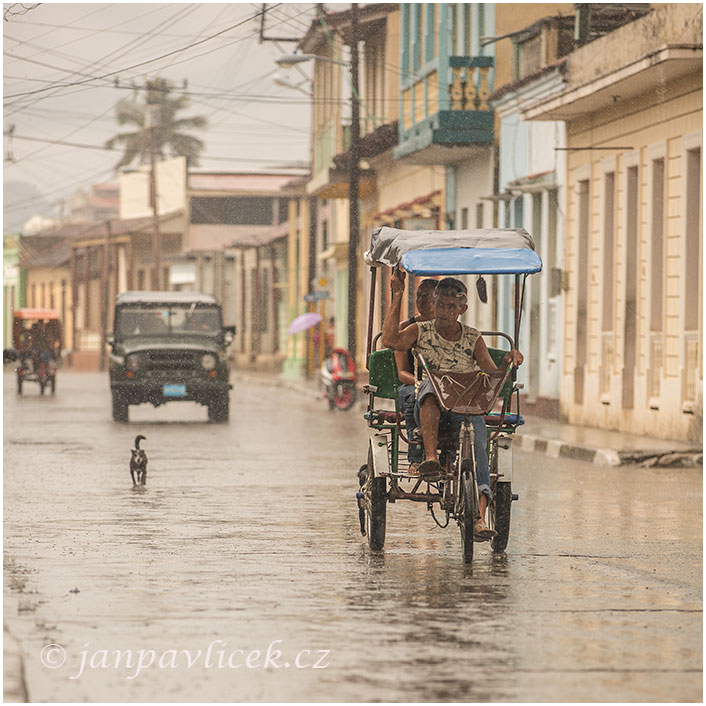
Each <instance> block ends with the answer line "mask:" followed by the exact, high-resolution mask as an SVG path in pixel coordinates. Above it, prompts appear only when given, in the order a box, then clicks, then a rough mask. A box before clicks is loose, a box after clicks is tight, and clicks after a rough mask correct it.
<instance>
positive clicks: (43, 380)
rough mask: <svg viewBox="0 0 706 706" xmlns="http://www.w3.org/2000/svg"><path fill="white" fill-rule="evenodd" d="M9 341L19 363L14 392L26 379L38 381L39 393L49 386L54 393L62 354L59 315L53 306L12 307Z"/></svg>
mask: <svg viewBox="0 0 706 706" xmlns="http://www.w3.org/2000/svg"><path fill="white" fill-rule="evenodd" d="M12 343H13V346H14V357H15V358H16V359H17V361H18V364H17V368H16V373H17V394H18V395H21V394H22V386H23V384H24V383H25V382H37V383H39V394H41V395H43V394H44V390H45V389H46V388H47V387H48V388H49V390H50V392H51V394H52V395H53V394H54V393H55V392H56V372H57V361H58V360H59V357H60V355H61V345H62V343H61V317H60V315H59V312H58V311H56V310H55V309H36V308H35V309H15V311H14V312H13V313H12Z"/></svg>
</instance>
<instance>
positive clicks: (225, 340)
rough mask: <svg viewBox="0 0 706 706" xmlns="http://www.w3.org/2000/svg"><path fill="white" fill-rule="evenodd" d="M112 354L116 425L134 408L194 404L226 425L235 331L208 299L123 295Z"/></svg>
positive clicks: (108, 338) (119, 298) (118, 303)
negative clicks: (229, 351) (228, 353)
mask: <svg viewBox="0 0 706 706" xmlns="http://www.w3.org/2000/svg"><path fill="white" fill-rule="evenodd" d="M113 320H114V331H113V333H109V334H108V335H107V336H106V342H107V343H108V344H109V345H110V346H111V347H112V352H111V354H110V391H111V393H112V397H113V419H114V420H115V421H116V422H127V421H128V408H129V406H130V405H131V404H141V403H143V402H150V403H151V404H153V405H154V406H155V407H157V406H159V405H161V404H164V403H166V402H178V401H192V402H198V403H199V404H202V405H207V406H208V418H209V420H210V421H212V422H227V421H228V409H229V394H228V393H229V391H230V389H231V387H232V386H231V385H230V383H229V380H228V363H227V360H226V349H227V347H228V345H229V344H230V342H231V341H232V340H233V336H234V335H235V327H234V326H223V319H222V315H221V307H220V306H219V305H218V302H217V301H216V298H215V297H213V296H211V295H210V294H200V293H197V292H124V293H123V294H119V295H118V296H117V298H116V300H115V318H114V319H113Z"/></svg>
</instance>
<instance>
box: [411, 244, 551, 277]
mask: <svg viewBox="0 0 706 706" xmlns="http://www.w3.org/2000/svg"><path fill="white" fill-rule="evenodd" d="M400 264H401V265H402V267H403V268H404V269H405V270H407V272H410V273H411V274H414V275H426V276H433V275H445V276H451V275H509V274H525V275H528V274H534V273H536V272H541V270H542V260H541V258H540V257H539V255H538V254H537V253H536V252H535V251H534V250H529V249H526V248H507V249H502V248H432V249H429V250H410V251H408V252H406V253H405V254H404V255H402V259H401V261H400Z"/></svg>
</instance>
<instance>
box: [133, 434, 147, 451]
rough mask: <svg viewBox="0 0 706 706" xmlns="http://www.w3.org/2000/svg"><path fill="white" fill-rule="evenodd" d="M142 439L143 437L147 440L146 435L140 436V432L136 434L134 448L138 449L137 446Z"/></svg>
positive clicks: (138, 446)
mask: <svg viewBox="0 0 706 706" xmlns="http://www.w3.org/2000/svg"><path fill="white" fill-rule="evenodd" d="M143 439H144V440H145V441H147V437H146V436H142V434H138V436H136V437H135V448H136V449H138V450H139V448H140V442H141V441H142V440H143Z"/></svg>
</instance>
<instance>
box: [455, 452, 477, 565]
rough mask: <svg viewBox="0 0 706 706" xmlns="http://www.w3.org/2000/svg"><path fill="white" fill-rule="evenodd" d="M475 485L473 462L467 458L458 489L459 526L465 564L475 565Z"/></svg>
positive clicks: (463, 463)
mask: <svg viewBox="0 0 706 706" xmlns="http://www.w3.org/2000/svg"><path fill="white" fill-rule="evenodd" d="M474 486H475V484H474V482H473V461H472V460H471V459H470V458H466V459H464V460H463V461H462V462H461V477H460V479H459V484H458V489H459V494H460V496H461V497H460V502H459V508H460V517H459V519H458V524H459V527H460V529H461V551H462V552H463V563H464V564H471V563H473V542H474V528H475V522H476V515H477V514H478V508H477V506H476V502H477V501H476V493H475V487H474Z"/></svg>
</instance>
